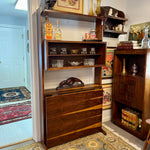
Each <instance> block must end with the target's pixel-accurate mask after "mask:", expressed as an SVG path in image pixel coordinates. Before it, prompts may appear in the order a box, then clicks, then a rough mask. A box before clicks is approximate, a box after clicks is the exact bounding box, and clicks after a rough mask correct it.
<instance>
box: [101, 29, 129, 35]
mask: <svg viewBox="0 0 150 150" xmlns="http://www.w3.org/2000/svg"><path fill="white" fill-rule="evenodd" d="M104 32H108V33H114V34H127V32H122V31H114V30H104Z"/></svg>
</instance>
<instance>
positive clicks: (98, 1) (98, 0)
mask: <svg viewBox="0 0 150 150" xmlns="http://www.w3.org/2000/svg"><path fill="white" fill-rule="evenodd" d="M100 12H101V0H97V6H96V10H95V13H96V15H97V16H98V15H99V14H100Z"/></svg>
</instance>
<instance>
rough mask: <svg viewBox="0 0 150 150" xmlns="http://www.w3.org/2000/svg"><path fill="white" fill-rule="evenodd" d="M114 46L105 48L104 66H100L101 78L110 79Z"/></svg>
mask: <svg viewBox="0 0 150 150" xmlns="http://www.w3.org/2000/svg"><path fill="white" fill-rule="evenodd" d="M114 51H115V49H114V48H107V50H106V66H103V67H102V79H111V78H112V76H113V74H112V72H113V61H114Z"/></svg>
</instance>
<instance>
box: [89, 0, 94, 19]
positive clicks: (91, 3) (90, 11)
mask: <svg viewBox="0 0 150 150" xmlns="http://www.w3.org/2000/svg"><path fill="white" fill-rule="evenodd" d="M89 15H90V16H94V12H93V0H90V10H89Z"/></svg>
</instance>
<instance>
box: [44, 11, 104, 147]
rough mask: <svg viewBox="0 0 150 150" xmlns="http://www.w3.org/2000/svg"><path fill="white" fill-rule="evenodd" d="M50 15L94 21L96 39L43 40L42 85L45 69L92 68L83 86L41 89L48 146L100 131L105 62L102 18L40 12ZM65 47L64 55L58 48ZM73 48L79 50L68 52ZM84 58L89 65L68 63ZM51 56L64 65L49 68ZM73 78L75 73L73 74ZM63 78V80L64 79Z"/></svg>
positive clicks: (57, 12)
mask: <svg viewBox="0 0 150 150" xmlns="http://www.w3.org/2000/svg"><path fill="white" fill-rule="evenodd" d="M41 15H42V17H45V15H47V16H49V17H53V18H62V19H63V18H65V19H69V20H76V21H88V22H93V21H96V32H97V38H98V39H99V41H63V40H62V41H56V40H44V41H43V40H42V43H43V46H42V47H43V48H42V56H41V58H42V64H43V65H42V72H43V74H42V75H43V77H42V79H41V80H42V82H43V85H42V86H43V87H44V71H52V70H53V71H55V70H62V69H79V68H80V69H82V68H95V77H94V83H93V84H90V85H85V86H83V87H74V88H68V89H61V90H56V89H48V90H43V105H44V107H43V109H44V110H43V111H44V117H43V118H44V143H45V145H46V146H47V148H50V147H53V146H56V145H59V144H62V143H65V142H68V141H71V140H74V139H77V138H80V137H83V136H86V135H89V134H92V133H95V132H99V131H101V132H103V133H104V134H105V132H104V131H103V130H102V97H103V89H102V86H101V71H102V66H103V65H105V55H106V43H105V42H102V36H103V33H102V31H103V27H102V26H101V21H102V18H101V17H96V16H88V15H81V14H74V13H66V12H59V11H52V10H45V11H44V12H42V13H41ZM51 47H56V48H57V54H56V55H51V54H49V50H50V48H51ZM62 47H66V48H67V49H68V53H67V54H63V55H62V54H60V48H62ZM83 47H86V48H87V49H88V54H81V48H83ZM93 47H94V48H95V50H96V54H89V49H90V48H93ZM72 48H76V49H79V53H78V54H71V52H70V50H71V49H72ZM85 58H94V59H95V64H94V65H92V66H85V65H83V63H82V64H80V65H79V66H71V65H69V64H68V61H71V60H75V61H83V60H84V59H85ZM52 59H62V60H64V66H63V67H60V68H58V67H52V63H51V60H52ZM73 76H74V77H75V75H73ZM64 80H65V79H64Z"/></svg>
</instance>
